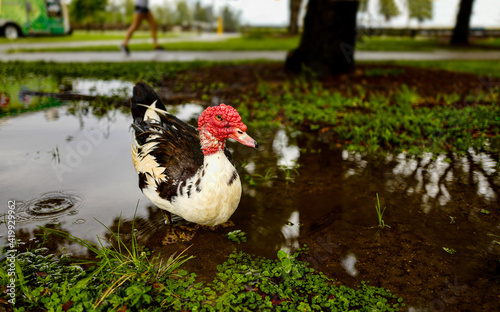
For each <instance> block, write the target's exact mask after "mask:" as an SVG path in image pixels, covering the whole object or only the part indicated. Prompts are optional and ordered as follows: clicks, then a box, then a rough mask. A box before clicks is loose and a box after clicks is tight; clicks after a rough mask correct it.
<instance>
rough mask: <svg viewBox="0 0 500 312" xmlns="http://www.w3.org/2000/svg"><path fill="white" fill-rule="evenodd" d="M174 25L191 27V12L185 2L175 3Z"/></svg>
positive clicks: (182, 0)
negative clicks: (175, 16)
mask: <svg viewBox="0 0 500 312" xmlns="http://www.w3.org/2000/svg"><path fill="white" fill-rule="evenodd" d="M175 24H176V25H191V10H190V9H189V6H188V5H187V3H186V1H185V0H181V1H179V2H177V18H176V21H175Z"/></svg>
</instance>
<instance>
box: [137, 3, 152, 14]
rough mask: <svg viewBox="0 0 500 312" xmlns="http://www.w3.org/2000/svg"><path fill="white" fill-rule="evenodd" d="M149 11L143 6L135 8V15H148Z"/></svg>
mask: <svg viewBox="0 0 500 312" xmlns="http://www.w3.org/2000/svg"><path fill="white" fill-rule="evenodd" d="M148 12H149V9H148V8H145V7H141V6H137V5H136V6H135V13H142V14H148Z"/></svg>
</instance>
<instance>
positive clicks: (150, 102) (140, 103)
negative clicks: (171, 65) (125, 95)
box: [130, 82, 166, 124]
mask: <svg viewBox="0 0 500 312" xmlns="http://www.w3.org/2000/svg"><path fill="white" fill-rule="evenodd" d="M130 108H131V111H132V117H133V118H134V123H136V124H139V123H140V122H142V121H143V120H144V119H145V118H144V117H145V116H146V119H147V118H151V119H157V120H159V116H158V113H162V112H165V113H166V109H165V105H163V103H162V102H161V100H160V98H159V97H158V95H157V94H156V92H155V91H154V90H153V88H152V87H151V86H150V85H148V84H146V83H144V82H138V83H137V84H136V85H135V87H134V90H133V93H132V98H131V99H130Z"/></svg>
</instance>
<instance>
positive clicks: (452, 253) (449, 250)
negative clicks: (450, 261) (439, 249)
mask: <svg viewBox="0 0 500 312" xmlns="http://www.w3.org/2000/svg"><path fill="white" fill-rule="evenodd" d="M443 250H444V251H446V252H447V253H449V254H450V255H454V254H456V253H457V251H456V250H455V249H453V248H447V247H443Z"/></svg>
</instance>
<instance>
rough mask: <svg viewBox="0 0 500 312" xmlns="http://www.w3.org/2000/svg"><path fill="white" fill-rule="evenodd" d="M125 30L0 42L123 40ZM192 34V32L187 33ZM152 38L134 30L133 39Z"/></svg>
mask: <svg viewBox="0 0 500 312" xmlns="http://www.w3.org/2000/svg"><path fill="white" fill-rule="evenodd" d="M125 32H126V31H125V30H117V31H110V30H107V31H103V32H102V31H97V30H92V31H85V30H76V31H74V32H73V34H71V35H67V36H36V37H21V38H18V39H16V40H10V39H7V38H4V37H0V44H6V43H39V42H47V43H52V42H76V41H107V40H123V38H125ZM181 35H182V34H179V33H172V32H168V33H164V32H160V31H159V32H158V38H176V37H179V36H181ZM186 35H190V34H186ZM147 38H151V32H149V31H143V30H140V31H136V32H134V36H133V39H147Z"/></svg>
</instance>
